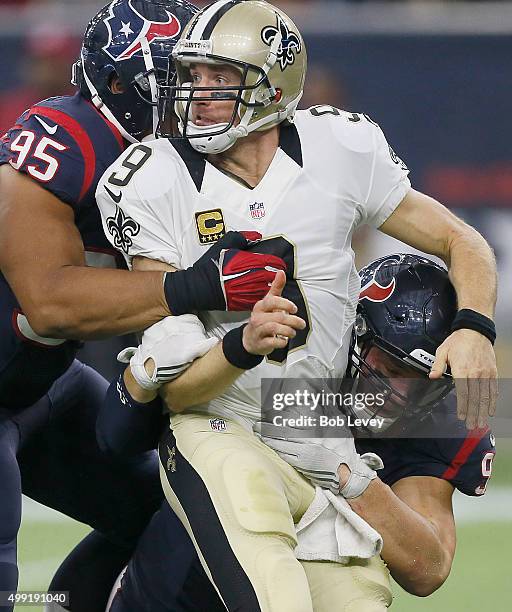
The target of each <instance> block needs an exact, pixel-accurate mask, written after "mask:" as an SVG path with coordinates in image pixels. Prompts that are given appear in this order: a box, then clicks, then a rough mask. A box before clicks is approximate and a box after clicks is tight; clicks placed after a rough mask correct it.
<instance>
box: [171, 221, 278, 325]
mask: <svg viewBox="0 0 512 612" xmlns="http://www.w3.org/2000/svg"><path fill="white" fill-rule="evenodd" d="M259 240H261V234H259V233H258V232H228V233H227V234H226V235H225V236H224V237H223V238H221V239H220V240H219V241H218V242H216V243H215V244H214V245H213V246H211V247H210V248H209V249H208V251H206V253H205V254H204V255H203V256H202V257H201V258H200V259H198V260H197V261H196V263H195V264H194V265H193V266H191V267H190V268H187V269H186V270H181V271H178V272H168V273H167V274H166V276H165V281H164V291H165V297H166V299H167V304H168V306H169V309H170V311H171V313H172V314H173V315H181V314H184V313H187V312H194V311H201V310H236V311H249V310H251V308H252V307H253V306H254V305H255V304H256V302H257V301H258V300H261V299H262V298H263V297H264V296H265V294H266V293H267V291H268V286H269V285H270V283H271V282H272V281H273V280H274V277H275V274H276V272H277V270H286V264H285V262H284V261H283V260H282V259H281V258H280V257H277V256H276V255H263V254H260V253H252V252H249V251H247V250H246V249H247V248H249V247H250V246H252V245H254V244H256V243H257V242H258V241H259Z"/></svg>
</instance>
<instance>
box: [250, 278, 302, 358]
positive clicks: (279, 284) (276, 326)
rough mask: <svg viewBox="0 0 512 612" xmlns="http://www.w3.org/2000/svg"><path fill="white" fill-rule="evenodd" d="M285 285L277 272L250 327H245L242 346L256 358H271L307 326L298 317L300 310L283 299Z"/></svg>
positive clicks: (254, 314) (252, 318)
mask: <svg viewBox="0 0 512 612" xmlns="http://www.w3.org/2000/svg"><path fill="white" fill-rule="evenodd" d="M285 285H286V275H285V273H284V272H283V271H279V272H277V274H276V275H275V278H274V280H273V281H272V285H271V286H270V289H269V290H268V293H267V295H266V296H265V297H264V298H263V299H262V300H260V301H259V302H257V303H256V304H255V306H254V308H253V309H252V313H251V318H250V319H249V323H247V325H246V326H245V327H244V330H243V335H242V343H243V345H244V348H245V350H246V351H247V352H248V353H251V354H253V355H268V354H269V353H272V351H275V350H276V349H282V348H284V347H285V346H286V345H287V344H288V341H289V340H290V338H295V336H296V335H297V332H296V330H298V329H304V328H305V327H306V322H305V321H304V319H301V318H300V317H298V316H296V314H295V313H296V312H297V306H295V304H294V303H293V302H290V300H287V299H286V298H284V297H282V296H281V293H282V291H283V289H284V286H285Z"/></svg>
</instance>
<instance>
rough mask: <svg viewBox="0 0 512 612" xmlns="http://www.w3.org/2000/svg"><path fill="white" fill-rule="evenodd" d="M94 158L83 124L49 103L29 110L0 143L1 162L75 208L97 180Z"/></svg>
mask: <svg viewBox="0 0 512 612" xmlns="http://www.w3.org/2000/svg"><path fill="white" fill-rule="evenodd" d="M93 159H94V150H93V145H92V143H91V140H90V138H89V137H88V136H87V134H85V131H84V130H83V128H82V127H81V126H80V124H79V123H78V122H77V121H76V120H75V119H73V118H72V117H70V116H69V115H67V114H65V113H64V112H62V111H60V110H58V109H56V108H50V107H45V106H33V107H32V108H31V109H29V110H28V111H25V112H24V113H23V115H22V116H21V117H20V118H19V119H18V121H17V122H16V124H15V125H14V126H13V127H12V128H11V129H10V130H8V131H7V132H6V134H4V136H3V138H2V141H1V143H0V164H5V163H8V164H10V165H11V166H12V167H13V168H14V169H15V170H18V171H19V172H23V173H24V174H26V175H27V176H29V177H30V178H32V179H34V180H35V181H37V182H38V183H39V184H40V185H41V186H42V187H44V188H45V189H47V190H48V191H50V192H52V193H53V194H54V195H55V196H56V197H57V198H58V199H59V200H62V201H64V202H66V203H67V204H70V205H71V206H73V207H75V206H76V205H77V204H78V203H79V202H80V200H81V199H82V198H83V196H84V195H85V193H87V191H88V189H89V188H90V186H91V183H92V181H93V179H94V168H92V166H91V162H92V161H93Z"/></svg>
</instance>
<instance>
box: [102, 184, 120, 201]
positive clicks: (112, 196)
mask: <svg viewBox="0 0 512 612" xmlns="http://www.w3.org/2000/svg"><path fill="white" fill-rule="evenodd" d="M105 191H106V192H107V193H108V195H109V196H110V197H111V198H112V199H113V200H114V202H115V203H116V204H119V202H120V201H121V198H122V197H123V192H121V193H118V194H115V193H114V192H113V191H110V189H109V188H108V187H107V186H106V185H105Z"/></svg>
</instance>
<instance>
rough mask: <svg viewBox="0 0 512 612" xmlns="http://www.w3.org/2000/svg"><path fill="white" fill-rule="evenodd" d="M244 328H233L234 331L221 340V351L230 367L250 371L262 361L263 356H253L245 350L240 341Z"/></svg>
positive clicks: (242, 326)
mask: <svg viewBox="0 0 512 612" xmlns="http://www.w3.org/2000/svg"><path fill="white" fill-rule="evenodd" d="M244 327H245V325H241V326H240V327H235V329H232V330H230V331H228V333H227V334H226V335H225V336H224V338H223V339H222V351H223V353H224V357H225V358H226V359H227V360H228V361H229V363H230V364H231V365H233V366H235V368H240V369H241V370H250V369H251V368H254V367H256V366H257V365H259V364H260V363H261V362H262V361H263V355H253V354H252V353H249V352H248V351H246V350H245V347H244V343H243V341H242V335H243V332H244Z"/></svg>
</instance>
